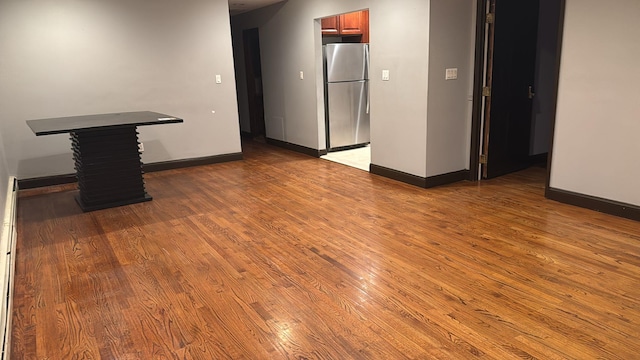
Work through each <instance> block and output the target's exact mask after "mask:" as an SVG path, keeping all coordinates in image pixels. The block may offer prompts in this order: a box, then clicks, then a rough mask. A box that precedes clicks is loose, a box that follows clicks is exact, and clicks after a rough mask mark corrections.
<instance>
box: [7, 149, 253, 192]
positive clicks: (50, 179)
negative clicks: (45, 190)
mask: <svg viewBox="0 0 640 360" xmlns="http://www.w3.org/2000/svg"><path fill="white" fill-rule="evenodd" d="M242 159H243V156H242V153H232V154H223V155H214V156H206V157H201V158H192V159H182V160H171V161H161V162H155V163H150V164H142V170H143V171H144V172H155V171H164V170H173V169H181V168H186V167H192V166H202V165H212V164H219V163H224V162H230V161H238V160H242ZM77 181H78V179H77V178H76V174H64V175H54V176H43V177H39V178H30V179H21V180H18V187H19V188H20V189H33V188H38V187H44V186H52V185H63V184H70V183H74V182H77Z"/></svg>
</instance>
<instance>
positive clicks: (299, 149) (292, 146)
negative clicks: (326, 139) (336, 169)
mask: <svg viewBox="0 0 640 360" xmlns="http://www.w3.org/2000/svg"><path fill="white" fill-rule="evenodd" d="M266 140H267V144H269V145H273V146H277V147H281V148H283V149H287V150H291V151H295V152H299V153H302V154H305V155H309V156H313V157H316V158H319V157H320V156H322V155H327V150H317V149H312V148H309V147H306V146H302V145H298V144H293V143H290V142H286V141H282V140H276V139H272V138H266Z"/></svg>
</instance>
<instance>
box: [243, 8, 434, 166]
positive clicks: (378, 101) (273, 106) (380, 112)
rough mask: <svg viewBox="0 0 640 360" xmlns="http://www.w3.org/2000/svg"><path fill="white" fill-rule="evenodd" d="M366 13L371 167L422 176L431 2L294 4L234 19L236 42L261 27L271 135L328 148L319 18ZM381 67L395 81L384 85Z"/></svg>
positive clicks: (275, 137)
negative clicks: (302, 74) (247, 31)
mask: <svg viewBox="0 0 640 360" xmlns="http://www.w3.org/2000/svg"><path fill="white" fill-rule="evenodd" d="M274 9H275V10H274ZM361 9H369V21H370V37H371V42H370V46H371V82H370V84H371V148H372V150H371V152H372V154H371V156H372V163H374V164H376V165H379V166H384V167H388V168H391V169H395V170H398V171H403V172H406V173H409V174H413V175H417V176H422V177H425V176H426V152H427V150H426V132H427V126H426V120H427V85H428V80H427V75H428V69H429V66H428V60H429V59H428V55H429V51H428V50H429V1H425V0H399V1H387V0H351V1H343V0H289V1H288V2H286V3H283V4H278V5H274V6H273V7H270V8H267V9H263V10H258V11H256V12H251V13H248V14H242V15H239V16H238V17H234V25H235V26H234V35H235V36H236V39H237V36H238V35H236V34H238V33H239V34H241V30H242V29H243V28H250V27H259V29H260V45H261V57H262V74H263V85H264V101H265V122H266V130H267V136H268V137H270V138H274V139H277V140H283V141H286V142H290V143H294V144H297V145H302V146H305V147H309V148H313V149H325V147H326V145H325V142H324V108H323V102H322V97H323V93H322V86H323V84H322V62H321V56H322V55H321V38H320V26H319V23H318V22H317V21H316V20H315V19H319V18H322V17H326V16H330V15H335V14H340V13H346V12H350V11H355V10H361ZM236 31H237V32H236ZM238 49H239V48H238V47H236V53H237V51H238ZM382 69H388V70H390V75H391V81H388V82H382V81H381V78H380V74H381V72H382ZM237 70H238V71H241V70H240V69H239V68H238V69H237ZM300 71H304V72H305V74H306V76H305V80H300V79H299V77H298V75H299V72H300ZM239 86H242V85H239ZM319 100H320V101H319ZM318 105H320V106H318Z"/></svg>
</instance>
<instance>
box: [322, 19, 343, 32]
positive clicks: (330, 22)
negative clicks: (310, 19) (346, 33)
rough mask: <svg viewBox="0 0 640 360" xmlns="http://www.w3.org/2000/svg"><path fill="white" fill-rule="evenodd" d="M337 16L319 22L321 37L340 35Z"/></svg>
mask: <svg viewBox="0 0 640 360" xmlns="http://www.w3.org/2000/svg"><path fill="white" fill-rule="evenodd" d="M339 18H340V17H339V16H331V17H328V18H324V19H322V20H321V24H322V34H323V35H338V34H340V24H339V22H338V21H339Z"/></svg>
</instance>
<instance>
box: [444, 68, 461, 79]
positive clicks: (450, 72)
mask: <svg viewBox="0 0 640 360" xmlns="http://www.w3.org/2000/svg"><path fill="white" fill-rule="evenodd" d="M457 78H458V68H451V69H447V71H446V74H445V80H456V79H457Z"/></svg>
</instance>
